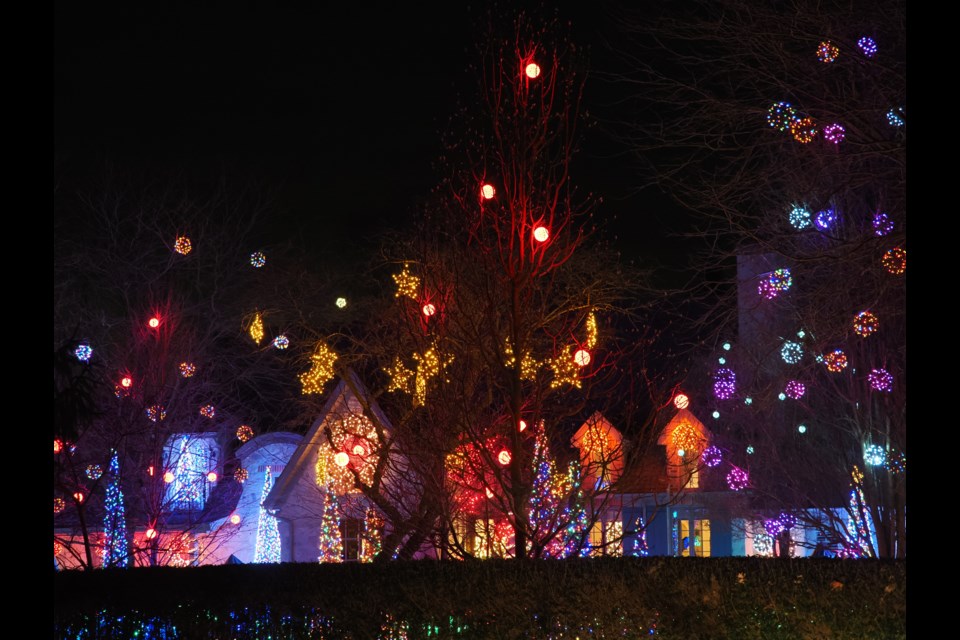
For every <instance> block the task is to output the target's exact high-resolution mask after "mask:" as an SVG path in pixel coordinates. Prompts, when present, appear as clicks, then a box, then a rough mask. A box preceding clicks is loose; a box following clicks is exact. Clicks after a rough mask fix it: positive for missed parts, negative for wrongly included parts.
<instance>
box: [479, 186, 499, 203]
mask: <svg viewBox="0 0 960 640" xmlns="http://www.w3.org/2000/svg"><path fill="white" fill-rule="evenodd" d="M495 195H497V190H496V189H495V188H494V187H493V185H492V184H485V185H483V186H482V187H480V197H482V198H483V199H484V200H491V199H492V198H493V196H495Z"/></svg>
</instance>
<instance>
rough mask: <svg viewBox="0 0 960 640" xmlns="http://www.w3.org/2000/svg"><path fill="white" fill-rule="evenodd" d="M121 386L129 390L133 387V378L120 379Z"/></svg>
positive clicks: (124, 377)
mask: <svg viewBox="0 0 960 640" xmlns="http://www.w3.org/2000/svg"><path fill="white" fill-rule="evenodd" d="M120 386H121V387H123V388H124V389H129V388H130V387H132V386H133V378H131V377H130V376H123V377H122V378H120Z"/></svg>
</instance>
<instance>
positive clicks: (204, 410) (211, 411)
mask: <svg viewBox="0 0 960 640" xmlns="http://www.w3.org/2000/svg"><path fill="white" fill-rule="evenodd" d="M200 415H202V416H203V417H204V418H209V419H211V420H213V419H214V418H215V417H217V410H216V408H214V406H213V405H212V404H205V405H203V406H202V407H200Z"/></svg>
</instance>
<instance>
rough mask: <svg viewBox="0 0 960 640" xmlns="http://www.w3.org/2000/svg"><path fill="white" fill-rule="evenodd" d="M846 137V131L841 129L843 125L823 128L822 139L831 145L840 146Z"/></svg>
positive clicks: (835, 124) (829, 125)
mask: <svg viewBox="0 0 960 640" xmlns="http://www.w3.org/2000/svg"><path fill="white" fill-rule="evenodd" d="M846 137H847V130H846V129H844V128H843V125H841V124H837V123H836V122H834V123H833V124H828V125H827V126H825V127H824V128H823V139H824V140H826V141H827V142H832V143H833V144H840V143H841V142H843V141H844V139H845V138H846Z"/></svg>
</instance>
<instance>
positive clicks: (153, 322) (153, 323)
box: [147, 316, 160, 329]
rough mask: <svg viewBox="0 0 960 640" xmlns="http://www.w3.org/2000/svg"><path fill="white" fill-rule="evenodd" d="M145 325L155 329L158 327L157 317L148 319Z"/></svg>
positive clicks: (158, 319) (158, 320)
mask: <svg viewBox="0 0 960 640" xmlns="http://www.w3.org/2000/svg"><path fill="white" fill-rule="evenodd" d="M147 325H148V326H149V327H150V328H151V329H156V328H157V327H159V326H160V318H158V317H157V316H153V317H152V318H150V319H149V320H147Z"/></svg>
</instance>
